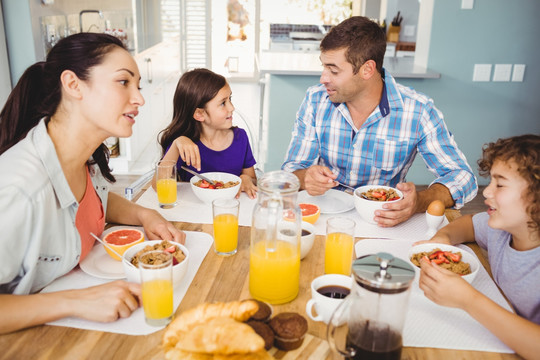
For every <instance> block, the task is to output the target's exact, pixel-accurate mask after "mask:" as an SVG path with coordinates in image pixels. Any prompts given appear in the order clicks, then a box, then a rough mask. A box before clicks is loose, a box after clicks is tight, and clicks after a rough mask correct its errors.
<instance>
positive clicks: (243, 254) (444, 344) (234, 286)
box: [0, 182, 519, 360]
mask: <svg viewBox="0 0 540 360" xmlns="http://www.w3.org/2000/svg"><path fill="white" fill-rule="evenodd" d="M177 193H178V197H177V201H176V204H175V206H173V207H169V208H163V207H161V206H160V205H159V202H158V196H157V193H156V191H155V190H154V189H153V188H152V187H151V186H146V187H145V188H144V189H143V190H142V192H141V194H139V196H138V197H136V198H135V199H134V201H136V202H137V203H138V204H140V205H142V206H145V207H148V208H152V209H156V210H157V211H159V212H160V213H161V214H162V215H163V216H164V217H165V218H166V219H167V220H169V221H171V222H173V224H174V225H175V226H176V227H177V228H178V229H181V230H183V231H184V232H185V233H186V242H185V248H186V249H187V251H186V252H188V254H189V255H188V258H187V259H186V260H189V262H186V263H187V269H186V272H185V275H183V277H182V280H181V282H179V283H178V284H175V286H174V295H173V306H174V314H175V316H179V315H181V314H182V313H183V312H185V311H186V310H189V309H192V308H194V307H197V306H198V305H200V304H203V303H215V302H233V301H237V300H244V299H253V298H254V296H253V295H252V293H251V292H250V281H249V276H250V246H251V245H250V241H251V236H252V229H251V226H252V222H253V212H254V209H255V208H256V206H257V199H250V198H249V197H248V196H247V195H246V194H245V193H241V194H240V196H239V198H238V200H239V211H238V243H237V248H236V250H235V251H236V253H234V255H230V256H221V255H219V254H217V253H216V252H215V251H214V249H213V243H214V237H213V236H214V231H213V214H212V205H211V204H209V203H207V202H204V201H202V200H201V199H200V198H198V197H197V196H196V195H195V193H194V192H193V191H192V185H191V184H190V183H184V182H179V183H177ZM297 202H298V203H310V204H316V205H317V206H318V208H319V209H320V215H318V218H317V219H316V221H315V222H314V224H313V227H312V228H311V229H312V230H313V231H314V235H315V236H314V241H313V244H312V246H311V248H310V249H308V252H307V254H306V255H305V257H303V258H302V260H301V262H300V274H299V286H298V287H299V290H298V295H297V296H296V297H295V298H294V299H293V300H292V301H288V302H285V303H282V304H272V305H271V308H272V313H273V314H274V315H276V314H280V313H284V312H294V313H298V314H300V315H301V316H303V317H305V318H306V320H307V324H308V330H307V334H306V335H305V337H304V340H303V342H302V343H301V345H300V347H299V348H297V349H294V350H291V351H284V350H280V349H278V348H276V347H275V346H274V347H272V348H271V349H270V350H268V353H269V354H270V355H272V356H273V357H274V358H276V359H285V360H287V359H325V360H326V359H340V358H343V357H341V356H339V355H337V354H336V353H335V352H333V351H332V350H331V348H330V345H329V342H328V341H327V325H326V324H325V323H324V322H322V321H315V320H313V319H312V317H310V316H308V315H307V314H306V304H307V303H308V301H310V299H311V297H312V293H311V283H312V281H314V279H316V278H318V277H320V276H321V275H323V274H324V273H325V241H326V223H327V220H328V219H330V218H332V217H335V216H339V217H341V218H346V219H352V220H354V224H355V226H354V230H353V238H354V258H359V257H361V256H364V255H370V254H377V253H382V252H384V253H389V254H391V255H392V256H394V257H395V258H399V259H403V260H408V258H409V256H410V253H409V252H410V249H411V247H412V245H413V243H414V242H416V241H419V240H427V239H429V232H430V231H431V230H432V229H430V226H429V220H427V218H428V217H429V216H426V214H416V215H414V216H413V217H412V218H411V219H409V220H408V221H406V222H404V223H402V224H400V225H398V226H395V227H392V228H381V227H378V226H377V225H376V224H371V223H370V222H369V221H365V220H364V219H363V218H362V217H361V216H360V215H359V213H358V211H357V209H356V206H355V202H354V195H351V194H348V193H346V192H341V191H338V190H332V191H329V192H328V193H327V194H325V195H323V196H319V197H314V196H310V195H308V194H307V193H306V192H305V191H300V192H298V194H297ZM459 216H460V213H459V211H457V210H452V209H446V211H445V213H444V216H443V218H442V221H440V223H439V224H438V225H437V228H440V227H442V226H444V225H445V224H448V222H450V221H453V220H455V219H456V218H458V217H459ZM121 228H135V229H138V230H141V231H142V228H140V227H130V226H121V225H119V224H108V226H107V228H106V230H105V232H104V234H102V237H104V236H105V235H106V234H107V233H110V232H112V231H114V230H115V229H121ZM145 240H153V239H145ZM459 247H460V248H461V250H462V251H463V252H467V253H469V254H470V256H473V257H475V258H476V259H478V261H479V264H480V266H479V268H478V269H477V272H476V274H475V275H476V276H475V277H474V279H473V280H472V282H471V284H472V285H473V286H474V287H475V288H476V289H477V290H479V291H480V292H482V293H484V294H485V295H486V296H488V297H489V298H491V299H492V300H493V301H495V302H496V303H498V304H499V305H501V306H502V307H504V308H506V309H508V310H509V311H512V309H511V307H510V306H509V305H508V302H507V301H506V299H505V298H504V296H503V295H502V294H501V292H500V291H499V289H498V288H497V286H496V284H495V283H494V282H493V280H492V278H491V273H490V268H489V264H488V263H487V261H486V258H485V256H484V253H483V252H482V250H481V249H480V248H479V247H478V246H477V245H476V244H467V245H460V246H459ZM124 266H126V265H125V264H123V263H122V262H121V261H116V260H114V259H112V258H111V257H110V256H109V255H108V254H107V253H106V252H105V250H104V247H103V245H102V244H100V243H96V244H95V246H94V248H93V249H92V251H91V253H90V255H89V256H88V257H87V259H85V260H84V261H83V262H81V264H80V266H78V267H76V268H75V269H73V270H72V271H71V272H70V273H68V274H66V275H65V276H63V277H61V278H59V279H57V280H55V281H54V282H53V283H51V284H50V285H48V286H47V287H46V288H45V289H43V290H42V291H43V292H50V291H58V290H65V289H73V288H83V287H88V286H93V285H98V284H102V283H105V282H108V281H114V280H116V279H125V277H126V276H125V273H124V270H125V269H124V268H123V267H124ZM415 272H416V276H415V279H414V281H413V282H412V284H411V285H410V296H409V300H408V305H407V306H406V308H405V309H404V311H405V312H406V317H405V322H404V326H403V349H402V352H401V358H402V359H447V358H448V359H450V358H452V359H453V358H466V359H493V360H495V359H517V358H519V357H518V356H517V355H516V354H514V352H513V351H512V350H511V349H509V348H508V347H507V346H506V345H505V344H503V343H502V342H501V341H499V340H498V339H497V338H496V337H495V336H494V335H492V334H491V333H490V332H489V331H488V330H486V329H485V328H484V327H483V326H482V325H480V324H479V323H478V322H477V321H476V320H474V319H473V318H472V317H470V316H469V315H468V314H467V313H466V312H464V311H462V310H459V309H452V308H447V307H443V306H439V305H437V304H435V303H433V302H431V301H430V300H428V299H427V298H426V297H425V296H424V295H423V292H422V291H421V290H420V288H419V287H418V270H417V269H416V270H415ZM166 329H167V326H166V325H165V326H151V325H148V324H147V322H145V314H144V312H143V309H142V308H139V309H137V310H136V311H135V312H134V313H133V314H132V315H131V316H130V317H129V318H125V319H119V320H117V321H115V322H111V323H101V322H94V321H90V320H82V319H77V318H65V319H61V320H57V321H53V322H51V323H48V324H45V325H42V326H36V327H32V328H29V329H25V330H20V331H17V332H14V333H10V334H5V335H0V347H1V348H2V349H3V351H2V352H1V353H0V359H165V353H164V349H163V346H162V340H163V336H164V332H165V331H166Z"/></svg>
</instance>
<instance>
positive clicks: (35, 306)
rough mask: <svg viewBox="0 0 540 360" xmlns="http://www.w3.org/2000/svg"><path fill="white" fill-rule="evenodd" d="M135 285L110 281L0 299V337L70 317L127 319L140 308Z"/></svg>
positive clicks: (105, 319) (103, 319) (106, 320)
mask: <svg viewBox="0 0 540 360" xmlns="http://www.w3.org/2000/svg"><path fill="white" fill-rule="evenodd" d="M140 299H141V288H140V285H139V284H135V283H128V282H125V281H114V282H110V283H107V284H103V285H99V286H93V287H90V288H86V289H80V290H66V291H58V292H52V293H43V294H42V293H38V294H33V295H0V334H5V333H9V332H13V331H17V330H20V329H24V328H28V327H31V326H36V325H41V324H45V323H47V322H50V321H54V320H58V319H62V318H65V317H69V316H74V317H78V318H82V319H87V320H92V321H101V322H111V321H115V320H116V319H118V318H125V317H129V316H130V315H131V313H132V312H133V311H135V310H136V309H137V308H138V307H139V304H140Z"/></svg>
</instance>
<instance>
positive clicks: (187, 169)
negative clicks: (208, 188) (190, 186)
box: [180, 166, 216, 185]
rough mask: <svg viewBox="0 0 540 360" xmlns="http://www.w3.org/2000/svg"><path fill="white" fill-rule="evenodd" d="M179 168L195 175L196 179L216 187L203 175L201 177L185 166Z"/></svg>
mask: <svg viewBox="0 0 540 360" xmlns="http://www.w3.org/2000/svg"><path fill="white" fill-rule="evenodd" d="M180 168H182V169H184V170H186V171H187V172H188V173H190V174H192V175H195V176H196V177H198V178H199V179H203V180H204V181H206V182H208V183H209V184H212V185H216V183H215V182H214V181H213V180H210V179H209V178H207V177H206V176H204V175H201V174H199V173H197V172H195V171H193V170H191V169H189V168H187V167H185V166H180Z"/></svg>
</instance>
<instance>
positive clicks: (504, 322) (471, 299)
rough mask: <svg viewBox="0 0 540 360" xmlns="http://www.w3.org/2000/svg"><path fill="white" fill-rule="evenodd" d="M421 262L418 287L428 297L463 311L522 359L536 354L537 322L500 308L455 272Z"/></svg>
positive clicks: (539, 330) (539, 349) (539, 334)
mask: <svg viewBox="0 0 540 360" xmlns="http://www.w3.org/2000/svg"><path fill="white" fill-rule="evenodd" d="M421 265H422V271H421V273H420V288H421V289H422V290H423V291H424V294H425V295H426V297H427V298H428V299H430V300H432V301H434V302H435V303H437V304H439V305H443V306H450V307H456V308H460V309H462V310H465V311H466V312H467V313H468V314H469V315H471V316H472V317H473V318H474V319H476V320H477V321H478V322H479V323H480V324H482V325H483V326H484V327H486V328H487V329H488V330H489V331H491V332H492V333H493V335H495V336H497V337H498V338H499V339H500V340H501V341H502V342H504V343H505V344H506V345H508V346H509V347H510V348H511V349H513V350H514V351H515V352H517V353H518V354H519V355H520V356H522V357H524V358H525V359H533V358H536V357H538V354H540V341H539V339H540V325H538V324H535V323H533V322H532V321H529V320H527V319H524V318H522V317H521V316H519V315H516V314H514V313H511V312H509V311H508V310H506V309H504V308H502V307H501V306H499V305H498V304H497V303H495V302H494V301H493V300H491V299H490V298H488V297H487V296H485V295H484V294H482V293H481V292H479V291H478V290H476V289H475V288H474V287H473V286H471V285H470V284H469V283H467V282H466V281H465V280H463V279H462V278H461V277H460V276H459V275H456V274H454V273H452V272H451V271H448V270H446V269H443V268H441V267H439V266H438V265H435V264H431V263H428V262H426V261H424V260H423V261H422V264H421ZM449 289H451V290H450V291H449Z"/></svg>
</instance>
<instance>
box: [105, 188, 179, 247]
mask: <svg viewBox="0 0 540 360" xmlns="http://www.w3.org/2000/svg"><path fill="white" fill-rule="evenodd" d="M106 221H107V222H108V223H116V224H127V225H142V226H143V227H144V232H145V233H146V236H147V237H148V238H149V239H163V240H173V241H176V242H179V243H180V244H183V243H184V242H185V239H186V234H185V233H184V232H183V231H181V230H179V229H177V228H176V227H175V226H174V225H173V224H172V223H171V222H169V221H167V220H165V219H164V218H163V216H161V215H160V214H159V213H158V212H157V211H155V210H152V209H148V208H145V207H142V206H140V205H137V204H135V203H133V202H131V201H129V200H127V199H124V198H123V197H122V196H120V195H118V194H115V193H112V192H109V198H108V201H107V213H106Z"/></svg>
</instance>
